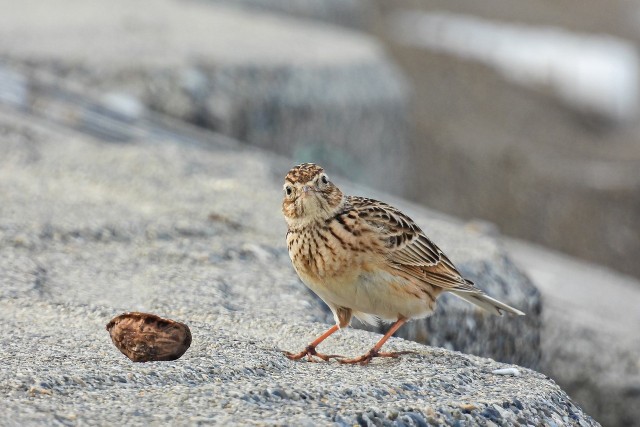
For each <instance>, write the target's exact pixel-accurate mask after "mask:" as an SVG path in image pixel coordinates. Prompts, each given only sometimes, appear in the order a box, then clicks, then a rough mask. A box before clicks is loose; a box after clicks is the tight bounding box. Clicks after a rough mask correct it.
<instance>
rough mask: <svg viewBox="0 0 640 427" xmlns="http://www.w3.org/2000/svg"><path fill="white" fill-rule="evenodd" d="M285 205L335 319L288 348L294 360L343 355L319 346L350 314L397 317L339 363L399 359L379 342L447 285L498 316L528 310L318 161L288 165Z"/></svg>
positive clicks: (294, 240) (299, 251) (426, 309)
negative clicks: (349, 191)
mask: <svg viewBox="0 0 640 427" xmlns="http://www.w3.org/2000/svg"><path fill="white" fill-rule="evenodd" d="M282 211H283V213H284V216H285V219H286V221H287V224H288V228H289V229H288V231H287V246H288V248H289V256H290V257H291V261H292V262H293V267H294V268H295V270H296V272H297V273H298V275H299V276H300V279H302V281H303V282H304V284H305V285H306V286H307V287H309V288H310V289H311V290H312V291H313V292H315V293H316V294H317V295H318V296H319V297H320V298H322V300H323V301H324V302H325V303H326V304H327V305H328V306H329V308H330V309H331V311H332V312H333V316H334V318H335V321H336V324H335V325H334V326H332V327H331V328H330V329H329V330H328V331H326V332H325V333H324V334H322V335H321V336H319V337H318V338H317V339H316V340H315V341H313V342H312V343H311V344H309V345H308V346H307V347H306V348H305V349H304V350H302V351H301V352H300V353H296V354H293V353H286V354H287V357H289V358H290V359H293V360H298V359H301V358H303V357H305V356H306V357H307V358H308V359H309V360H313V358H312V356H316V357H319V358H321V359H323V360H329V359H330V358H333V357H340V356H335V355H326V354H322V353H319V352H317V351H316V347H317V346H318V345H319V344H320V343H321V342H322V341H324V340H325V339H326V338H327V337H328V336H330V335H331V334H333V333H334V332H336V331H337V330H338V329H340V328H344V327H346V326H348V325H349V323H350V322H351V317H352V316H356V317H357V318H358V319H360V320H361V321H363V322H367V323H371V324H375V323H376V322H377V320H378V319H380V320H383V321H389V322H395V323H394V324H393V326H392V327H391V328H390V329H389V331H388V332H387V333H386V334H385V335H384V336H383V337H382V338H381V339H380V341H378V342H377V343H376V345H374V346H373V348H371V350H369V352H367V353H366V354H364V355H362V356H360V357H356V358H354V359H341V360H340V362H342V363H360V364H367V363H369V362H370V361H371V359H373V358H374V357H397V356H398V355H400V354H401V353H399V352H394V353H383V352H381V351H380V348H381V347H382V346H383V344H384V343H385V342H386V341H387V340H388V339H389V337H390V336H391V335H393V333H394V332H395V331H397V330H398V329H399V328H400V327H401V326H402V325H403V324H404V323H406V322H407V321H408V320H411V319H420V318H423V317H426V316H428V315H430V314H431V313H432V312H433V310H434V308H435V303H436V298H437V297H438V295H439V294H441V293H442V292H445V291H448V292H452V293H453V294H454V295H456V296H458V297H460V298H462V299H464V300H466V301H469V302H471V303H473V304H475V305H477V306H479V307H481V308H483V309H485V310H487V311H488V312H490V313H493V314H496V315H502V313H503V312H508V313H512V314H517V315H524V313H523V312H521V311H519V310H516V309H515V308H512V307H509V306H508V305H506V304H504V303H502V302H500V301H498V300H496V299H493V298H491V297H490V296H488V295H486V294H485V293H484V292H482V290H480V289H478V288H476V287H475V286H474V284H473V283H472V282H471V281H469V280H466V279H464V278H463V277H462V276H461V275H460V273H459V272H458V270H457V269H456V267H455V266H454V265H453V263H452V262H451V261H450V260H449V258H447V256H446V255H445V254H444V253H443V252H442V251H441V250H440V249H439V248H438V247H437V246H436V245H435V244H434V243H433V242H431V240H429V238H428V237H427V236H425V234H424V233H423V232H422V230H421V229H420V228H419V227H418V226H417V225H416V224H415V223H414V222H413V221H412V220H411V218H409V217H408V216H407V215H405V214H403V213H402V212H400V211H399V210H398V209H396V208H394V207H392V206H389V205H387V204H386V203H382V202H379V201H377V200H372V199H367V198H364V197H354V196H345V195H344V194H342V192H341V191H340V189H338V187H336V186H335V185H334V184H333V183H332V182H331V181H330V180H329V178H328V176H327V174H325V173H324V170H323V169H322V168H321V167H320V166H318V165H315V164H313V163H304V164H301V165H298V166H296V167H294V168H293V169H291V170H290V171H289V173H288V174H287V176H286V177H285V184H284V200H283V202H282Z"/></svg>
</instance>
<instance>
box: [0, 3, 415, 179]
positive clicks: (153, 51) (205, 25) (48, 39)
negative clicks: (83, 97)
mask: <svg viewBox="0 0 640 427" xmlns="http://www.w3.org/2000/svg"><path fill="white" fill-rule="evenodd" d="M0 6H1V7H2V8H3V10H9V11H10V13H6V14H3V16H2V17H0V54H1V55H2V56H4V57H5V58H9V59H11V60H12V61H15V62H17V63H22V64H24V63H28V64H37V65H38V66H39V67H41V68H42V67H46V68H47V69H49V70H51V71H52V72H54V73H56V74H59V75H65V76H67V77H68V78H69V80H71V81H74V82H76V83H78V84H82V85H84V86H85V87H88V88H93V89H100V90H102V91H105V92H107V91H112V92H117V93H126V94H128V95H130V96H134V97H136V98H138V99H139V100H140V101H141V103H142V104H144V105H147V106H149V107H151V108H153V109H156V110H159V111H162V112H165V113H168V114H170V115H172V116H174V117H178V118H180V119H184V120H186V121H189V122H194V123H197V124H199V125H202V126H205V127H207V128H209V129H212V130H214V131H217V132H220V133H223V134H225V135H227V136H231V137H233V138H236V139H239V140H241V141H243V142H247V143H250V144H254V145H257V146H261V147H269V149H272V150H276V151H278V152H280V153H286V154H288V155H293V156H294V157H296V158H297V159H305V160H308V159H310V158H315V159H320V160H322V163H324V164H326V165H330V166H332V167H333V169H335V170H338V171H340V172H342V173H344V174H345V175H347V176H350V177H352V178H355V179H359V180H360V181H369V182H370V183H371V184H373V186H376V185H377V186H379V187H380V188H384V189H387V190H389V189H393V188H400V187H399V185H400V183H401V182H402V181H403V177H404V175H403V174H404V172H405V171H404V169H403V168H388V167H385V165H389V164H394V163H397V162H395V160H396V159H400V158H401V157H400V156H402V155H404V156H405V157H406V156H407V155H409V154H408V153H407V152H406V149H407V145H406V141H407V138H408V127H407V123H408V102H407V101H408V88H407V86H406V83H405V80H404V77H403V76H402V74H401V72H400V71H399V70H398V69H397V67H395V65H394V64H393V63H392V62H391V61H390V60H389V59H388V57H387V56H386V55H385V53H384V50H383V48H382V47H381V45H380V44H379V43H378V42H377V41H376V40H375V39H374V38H372V37H370V36H368V35H366V34H364V33H359V32H355V31H351V30H348V29H345V28H339V27H336V26H331V25H327V24H322V23H319V22H313V21H303V20H299V19H294V18H292V17H287V16H284V15H277V14H270V13H259V12H256V11H255V10H253V11H250V10H242V9H238V8H234V7H230V6H225V5H224V4H219V3H211V2H205V1H192V2H174V1H169V0H158V1H152V0H143V1H141V2H136V3H130V2H126V1H124V0H118V1H116V2H110V3H109V4H106V3H105V4H99V3H96V4H89V3H86V2H82V1H81V0H67V1H61V0H57V1H53V2H46V3H42V2H35V1H26V2H20V3H17V4H14V3H11V2H6V4H2V3H1V2H0ZM70 10H73V13H69V11H70ZM18 17H19V19H18ZM374 148H375V149H374ZM372 166H375V168H372ZM381 169H385V173H384V175H381V174H380V173H378V171H379V170H381ZM394 186H395V187H394Z"/></svg>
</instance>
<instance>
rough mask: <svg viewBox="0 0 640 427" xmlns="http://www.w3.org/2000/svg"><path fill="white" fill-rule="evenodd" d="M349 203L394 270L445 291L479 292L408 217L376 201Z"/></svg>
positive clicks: (357, 200) (352, 201) (351, 201)
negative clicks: (377, 236)
mask: <svg viewBox="0 0 640 427" xmlns="http://www.w3.org/2000/svg"><path fill="white" fill-rule="evenodd" d="M349 201H350V203H351V206H352V207H353V208H354V209H355V210H356V211H357V212H358V216H359V217H360V218H361V219H363V220H364V221H366V222H367V223H368V224H369V225H370V226H371V227H372V228H373V229H375V230H376V232H378V233H379V234H380V238H381V239H382V240H383V242H384V244H385V246H386V248H387V261H388V262H389V264H390V265H391V266H392V267H393V268H395V269H396V270H400V271H402V272H404V273H405V274H408V275H410V276H411V277H415V278H416V279H418V280H421V281H424V282H426V283H428V284H430V285H434V286H438V287H440V288H443V289H445V290H447V291H459V292H473V293H479V292H482V291H481V290H480V289H478V288H476V287H475V286H474V285H473V282H471V281H469V280H466V279H464V278H463V277H462V276H461V275H460V273H459V272H458V270H457V269H456V267H455V266H454V265H453V263H452V262H451V260H449V258H447V256H446V255H445V254H444V253H443V252H442V250H440V248H439V247H438V246H436V245H435V243H433V242H432V241H431V240H429V238H428V237H427V236H426V235H425V234H424V233H423V232H422V230H421V229H420V227H418V226H417V225H416V224H415V222H413V220H412V219H411V218H409V217H408V216H407V215H405V214H403V213H402V212H400V211H399V210H398V209H396V208H394V207H393V206H390V205H387V204H386V203H383V202H379V201H377V200H372V199H366V198H364V197H350V200H349Z"/></svg>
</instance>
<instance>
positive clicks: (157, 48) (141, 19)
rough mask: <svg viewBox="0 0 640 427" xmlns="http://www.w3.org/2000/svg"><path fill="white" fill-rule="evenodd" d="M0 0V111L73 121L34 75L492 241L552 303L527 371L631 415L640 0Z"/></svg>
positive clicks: (639, 270) (638, 321)
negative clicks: (339, 179) (8, 108)
mask: <svg viewBox="0 0 640 427" xmlns="http://www.w3.org/2000/svg"><path fill="white" fill-rule="evenodd" d="M2 3H4V4H3V6H2V8H3V10H5V11H7V12H8V13H3V14H2V15H0V61H1V62H0V102H2V103H4V104H6V105H12V106H17V107H19V108H26V106H27V105H29V108H35V109H40V112H41V113H42V114H45V115H48V116H49V117H51V118H52V119H54V120H60V121H64V120H69V119H70V115H69V114H67V112H65V111H59V110H55V109H53V110H52V109H50V108H48V107H47V106H46V105H39V104H38V105H34V104H32V103H30V100H29V98H28V95H27V93H26V92H25V91H24V90H23V89H22V88H23V85H24V84H25V83H24V82H25V81H28V79H29V75H31V74H34V73H46V75H49V76H55V77H56V78H60V79H63V80H64V81H65V82H66V84H67V85H69V86H70V87H73V88H76V89H77V90H79V91H80V92H82V91H87V92H88V91H91V93H92V94H99V97H100V100H101V102H102V105H103V106H104V108H106V109H108V110H109V111H110V112H112V113H113V114H115V115H116V116H117V117H119V118H120V119H122V120H125V121H127V120H131V121H133V120H136V119H137V118H139V117H140V114H142V113H141V112H142V111H144V110H145V109H149V110H151V111H155V112H160V113H163V114H166V115H167V116H169V117H171V118H174V119H179V120H180V121H184V122H187V123H191V124H195V125H197V126H199V127H202V128H206V129H209V130H211V131H214V132H217V133H219V134H221V135H224V136H227V137H230V138H233V139H237V140H239V141H241V142H242V143H244V144H248V145H253V146H257V147H261V148H264V149H267V150H270V151H274V152H276V153H279V154H282V155H285V156H288V157H289V158H291V159H292V162H302V161H314V162H317V163H320V164H322V165H324V166H325V168H326V169H327V170H328V171H330V172H334V173H336V174H338V175H342V176H344V177H346V178H349V179H351V180H353V181H355V182H358V183H361V184H364V185H367V186H371V187H374V188H377V189H379V190H382V191H385V192H389V193H392V194H393V195H395V196H397V197H401V198H406V199H409V200H411V201H414V202H417V203H420V204H422V205H424V206H426V207H428V208H431V209H434V210H436V211H440V212H444V213H446V214H449V215H452V216H454V217H456V218H458V219H459V220H460V223H461V224H462V225H463V226H466V227H470V228H477V229H480V230H482V231H483V232H487V233H490V234H497V233H502V234H504V235H505V236H508V237H505V238H504V239H503V242H504V245H505V247H506V248H507V252H508V253H509V255H510V256H511V257H513V258H514V259H516V261H518V262H520V263H521V265H522V266H523V268H524V270H525V272H526V273H528V274H529V275H530V277H531V278H532V279H533V281H534V283H535V284H536V285H537V286H538V287H539V288H540V289H541V292H542V295H543V302H545V305H543V307H544V310H547V309H548V310H549V313H550V314H545V316H547V317H546V323H545V326H544V328H545V329H544V332H545V333H546V335H544V336H543V338H542V340H543V343H542V348H543V356H542V358H543V364H542V368H541V369H542V370H543V372H545V373H546V374H548V375H550V376H551V377H552V378H554V379H555V380H556V381H558V382H559V383H560V385H561V386H562V387H563V388H564V389H565V390H567V392H568V393H569V394H570V395H572V397H574V398H576V399H577V401H578V402H579V403H580V404H582V405H584V408H585V410H586V411H587V412H588V413H590V414H591V415H593V416H594V417H595V418H596V419H598V420H599V421H601V422H603V423H604V424H606V425H620V426H622V425H640V424H639V422H640V421H638V420H640V413H639V412H638V408H637V407H634V406H633V405H632V404H631V403H630V402H631V401H633V400H635V401H636V402H637V401H638V400H636V399H640V381H639V380H638V379H639V378H640V356H639V354H640V353H638V351H637V350H638V349H639V348H640V342H639V341H640V333H639V332H638V330H640V305H638V302H640V296H639V295H640V285H638V279H639V278H640V262H638V259H639V257H640V138H639V136H640V120H639V117H640V114H639V105H638V95H639V91H638V81H639V72H640V71H639V66H638V46H639V43H640V25H638V24H639V23H640V3H638V2H635V1H611V2H598V1H591V0H586V1H576V0H560V1H554V2H548V1H543V0H530V1H528V2H526V3H522V2H512V1H507V0H485V1H483V2H468V1H457V0H447V1H444V0H414V1H410V0H397V1H393V2H385V1H381V0H379V1H371V0H369V1H368V0H234V1H231V0H228V1H224V0H193V1H169V0H157V1H151V0H145V1H140V2H135V3H129V2H124V1H120V0H118V1H114V2H98V1H86V0H67V1H56V2H52V3H47V5H46V6H45V5H43V3H42V2H38V1H35V0H27V1H22V2H9V1H3V2H2ZM83 126H87V127H89V128H90V129H91V131H92V132H94V133H97V134H102V135H103V136H104V135H107V136H108V137H109V138H112V139H113V140H116V141H117V140H126V139H127V138H128V136H127V135H119V134H117V132H116V133H113V132H106V131H105V130H104V129H103V128H102V126H103V124H101V123H98V122H95V121H93V122H87V123H83ZM105 132H106V133H105ZM426 231H427V233H429V230H426ZM527 242H529V243H527ZM530 243H534V244H535V245H531V244H530ZM556 251H558V252H559V253H558V252H556ZM567 324H575V325H576V326H575V328H573V329H572V328H569V327H567ZM560 325H563V326H562V327H561V326H560ZM563 328H564V329H563ZM545 337H546V338H545ZM545 340H546V341H545ZM603 347H604V348H603ZM614 347H615V348H614ZM605 348H606V351H605ZM545 351H546V353H545ZM545 354H546V356H545ZM545 357H546V359H545ZM577 357H579V359H576V358H577ZM576 360H578V362H576ZM576 365H578V366H576ZM596 372H598V373H599V374H598V375H595V373H596ZM607 399H609V400H607ZM635 406H637V405H635Z"/></svg>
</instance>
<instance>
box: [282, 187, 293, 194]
mask: <svg viewBox="0 0 640 427" xmlns="http://www.w3.org/2000/svg"><path fill="white" fill-rule="evenodd" d="M284 192H285V193H286V195H287V196H290V195H291V193H293V188H291V186H290V185H287V186H286V187H284Z"/></svg>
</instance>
